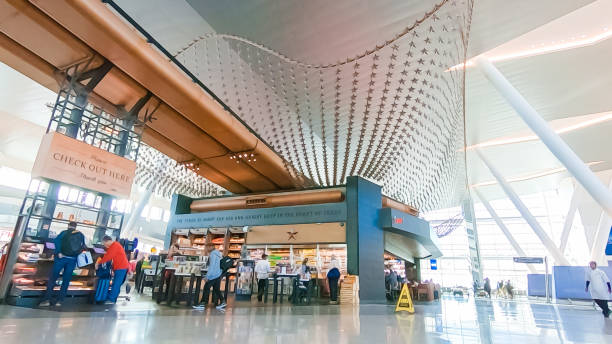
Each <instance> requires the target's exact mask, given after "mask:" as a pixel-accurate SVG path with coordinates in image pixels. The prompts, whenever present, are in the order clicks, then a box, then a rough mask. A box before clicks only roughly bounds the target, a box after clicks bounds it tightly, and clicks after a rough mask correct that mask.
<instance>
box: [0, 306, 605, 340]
mask: <svg viewBox="0 0 612 344" xmlns="http://www.w3.org/2000/svg"><path fill="white" fill-rule="evenodd" d="M88 341H89V342H91V343H96V344H98V343H194V342H198V343H236V344H238V343H240V344H242V343H291V344H297V343H373V344H376V343H519V344H527V343H546V344H548V343H612V320H610V319H607V320H606V319H604V318H603V316H602V315H601V313H600V312H598V311H596V310H595V309H594V308H593V307H592V306H591V305H588V304H586V303H585V304H581V305H574V306H566V305H563V306H550V305H545V304H541V303H529V302H527V301H523V302H520V301H519V302H508V301H497V300H493V301H489V300H476V301H474V300H473V299H454V298H450V297H449V298H445V299H443V300H442V301H441V302H436V303H431V304H419V305H417V306H416V313H415V314H414V315H410V314H406V313H401V314H395V313H394V308H393V306H384V305H362V306H361V307H352V306H327V305H325V306H299V307H292V306H290V305H287V304H284V305H265V306H256V305H255V304H253V305H248V304H244V303H242V304H238V305H231V304H230V306H228V309H227V311H226V312H220V311H217V310H214V309H213V310H207V311H205V312H198V311H192V310H190V309H186V308H171V307H166V306H158V305H156V304H154V303H152V302H148V301H147V302H145V301H132V302H130V303H126V304H120V305H116V306H97V307H95V308H89V309H80V308H79V309H77V308H70V307H67V308H66V309H63V310H61V311H57V310H36V309H27V308H19V307H11V306H6V305H0V343H7V344H8V343H24V344H25V343H66V344H68V343H79V344H88Z"/></svg>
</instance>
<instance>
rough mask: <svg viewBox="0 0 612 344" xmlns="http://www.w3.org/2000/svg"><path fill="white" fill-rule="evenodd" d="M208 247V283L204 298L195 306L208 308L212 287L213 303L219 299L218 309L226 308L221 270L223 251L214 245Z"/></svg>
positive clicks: (205, 287)
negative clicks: (222, 290)
mask: <svg viewBox="0 0 612 344" xmlns="http://www.w3.org/2000/svg"><path fill="white" fill-rule="evenodd" d="M207 249H208V271H207V272H206V277H205V278H206V283H205V284H204V294H203V295H202V300H201V301H200V304H199V305H197V306H193V308H195V309H198V310H204V309H206V305H207V304H208V297H209V295H210V288H211V287H212V289H213V300H212V301H213V305H216V304H217V300H219V302H220V304H219V305H218V306H217V307H216V308H217V309H224V308H225V306H227V304H226V303H225V300H224V299H223V294H221V278H222V277H223V271H222V270H221V258H223V256H222V255H221V252H219V251H218V250H217V249H216V248H215V247H214V246H209V247H207Z"/></svg>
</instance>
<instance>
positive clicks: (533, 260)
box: [512, 257, 544, 264]
mask: <svg viewBox="0 0 612 344" xmlns="http://www.w3.org/2000/svg"><path fill="white" fill-rule="evenodd" d="M512 260H514V262H515V263H521V264H544V258H542V257H514V258H512Z"/></svg>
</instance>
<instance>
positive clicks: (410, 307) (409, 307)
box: [395, 284, 414, 313]
mask: <svg viewBox="0 0 612 344" xmlns="http://www.w3.org/2000/svg"><path fill="white" fill-rule="evenodd" d="M395 311H396V312H399V311H406V312H409V313H414V304H413V303H412V297H410V290H408V285H407V284H404V286H403V287H402V292H401V293H400V296H399V299H397V305H396V306H395Z"/></svg>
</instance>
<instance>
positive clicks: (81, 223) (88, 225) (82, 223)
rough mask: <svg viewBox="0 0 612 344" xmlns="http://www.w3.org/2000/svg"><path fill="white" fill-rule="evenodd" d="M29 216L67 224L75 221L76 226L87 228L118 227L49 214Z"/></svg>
mask: <svg viewBox="0 0 612 344" xmlns="http://www.w3.org/2000/svg"><path fill="white" fill-rule="evenodd" d="M30 218H31V219H47V220H51V221H53V222H58V223H66V224H68V223H70V222H76V224H77V226H83V227H89V228H96V227H106V228H108V229H118V228H113V227H107V226H97V225H96V224H91V223H85V222H78V221H70V220H66V219H58V218H55V217H51V216H42V215H30Z"/></svg>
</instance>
